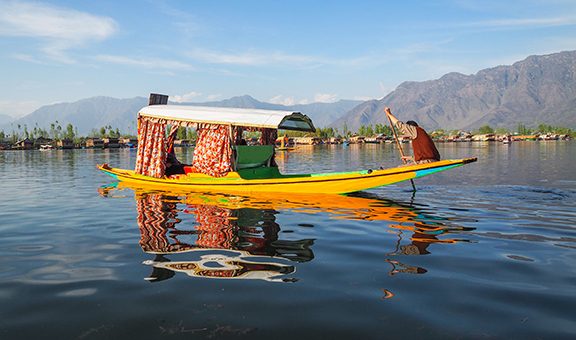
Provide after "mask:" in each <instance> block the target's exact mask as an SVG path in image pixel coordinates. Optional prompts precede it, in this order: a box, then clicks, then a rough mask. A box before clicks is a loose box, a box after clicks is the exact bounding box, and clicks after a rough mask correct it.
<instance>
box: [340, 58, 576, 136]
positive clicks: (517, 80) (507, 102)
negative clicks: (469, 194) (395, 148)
mask: <svg viewBox="0 0 576 340" xmlns="http://www.w3.org/2000/svg"><path fill="white" fill-rule="evenodd" d="M386 106H388V107H390V108H391V109H392V113H393V114H394V115H395V116H396V117H398V118H399V119H400V120H415V121H417V122H418V123H419V125H421V126H422V127H424V128H426V129H432V130H433V129H440V128H442V129H446V130H452V129H462V130H472V129H477V128H478V127H480V126H483V125H490V126H491V127H493V128H495V127H503V128H509V129H512V130H513V129H514V128H516V127H517V126H518V124H524V125H525V126H528V127H536V126H537V125H538V124H549V125H556V126H566V127H571V128H574V127H576V51H569V52H560V53H555V54H550V55H542V56H530V57H528V58H526V59H525V60H522V61H519V62H516V63H514V64H513V65H510V66H497V67H494V68H489V69H484V70H481V71H479V72H478V73H476V74H473V75H464V74H461V73H448V74H446V75H444V76H442V77H441V78H440V79H436V80H430V81H423V82H404V83H402V84H400V85H399V86H398V87H397V88H396V89H395V90H394V91H392V92H391V93H390V94H388V95H387V96H386V97H384V98H382V99H380V100H371V101H367V102H364V103H362V104H360V105H358V106H357V107H355V108H354V109H352V110H351V111H350V112H348V113H347V114H346V115H344V116H343V117H341V118H340V119H338V120H336V121H334V122H333V123H332V124H330V126H333V127H341V126H344V124H346V126H347V127H348V128H349V130H351V131H355V130H357V129H358V127H360V126H361V125H369V124H376V123H381V124H388V121H387V118H386V116H385V115H384V113H383V112H384V107H386Z"/></svg>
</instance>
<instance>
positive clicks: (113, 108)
mask: <svg viewBox="0 0 576 340" xmlns="http://www.w3.org/2000/svg"><path fill="white" fill-rule="evenodd" d="M147 104H148V99H146V98H143V97H136V98H131V99H117V98H111V97H93V98H88V99H82V100H79V101H77V102H73V103H59V104H53V105H46V106H42V107H41V108H39V109H38V110H36V111H34V112H32V113H31V114H29V115H26V116H24V117H22V118H20V119H18V120H16V121H14V122H13V123H12V126H16V125H17V124H20V125H21V126H24V125H26V126H27V128H28V131H32V130H33V129H34V127H36V126H38V127H40V128H44V129H46V130H49V128H50V125H51V124H52V123H55V122H58V125H60V126H61V127H62V129H65V128H66V125H67V124H68V123H71V124H72V125H74V127H76V128H77V129H78V133H80V134H81V135H87V134H88V133H89V132H90V131H92V130H93V129H95V130H99V129H100V128H101V127H103V126H107V125H111V126H112V127H113V128H118V129H119V130H120V131H133V132H135V131H136V122H135V121H136V114H137V113H138V110H140V109H141V108H142V107H143V106H145V105H147ZM11 129H12V127H11V128H10V129H5V130H7V131H11Z"/></svg>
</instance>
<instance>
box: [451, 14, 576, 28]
mask: <svg viewBox="0 0 576 340" xmlns="http://www.w3.org/2000/svg"><path fill="white" fill-rule="evenodd" d="M571 25H576V17H549V18H521V19H518V18H505V19H494V20H484V21H476V22H470V23H465V24H462V26H471V27H489V28H498V27H548V26H571Z"/></svg>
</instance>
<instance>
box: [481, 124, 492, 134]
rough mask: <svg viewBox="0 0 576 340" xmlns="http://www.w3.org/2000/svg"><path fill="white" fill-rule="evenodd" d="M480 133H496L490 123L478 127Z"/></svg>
mask: <svg viewBox="0 0 576 340" xmlns="http://www.w3.org/2000/svg"><path fill="white" fill-rule="evenodd" d="M478 133H480V134H482V135H486V134H489V133H494V129H492V128H491V127H490V125H483V126H481V127H480V128H479V129H478Z"/></svg>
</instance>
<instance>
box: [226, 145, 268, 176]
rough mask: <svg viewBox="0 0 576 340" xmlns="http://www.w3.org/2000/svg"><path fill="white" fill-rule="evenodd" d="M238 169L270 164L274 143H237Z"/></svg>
mask: <svg viewBox="0 0 576 340" xmlns="http://www.w3.org/2000/svg"><path fill="white" fill-rule="evenodd" d="M234 149H235V151H236V169H237V170H239V169H246V168H255V167H261V166H269V165H270V159H271V158H272V156H273V155H274V145H236V146H234Z"/></svg>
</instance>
